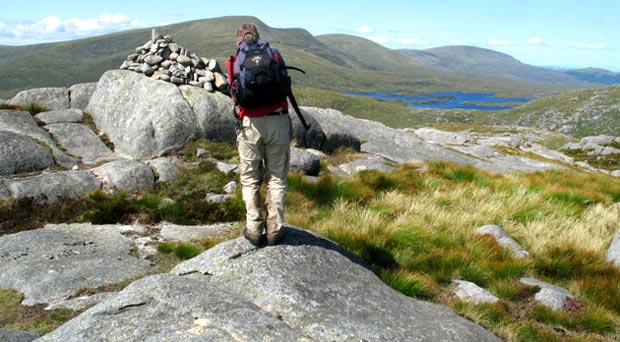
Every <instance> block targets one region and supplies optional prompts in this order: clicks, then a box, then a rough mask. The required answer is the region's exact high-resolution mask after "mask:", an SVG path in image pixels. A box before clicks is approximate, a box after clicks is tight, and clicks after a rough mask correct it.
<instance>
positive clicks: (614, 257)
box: [607, 232, 620, 266]
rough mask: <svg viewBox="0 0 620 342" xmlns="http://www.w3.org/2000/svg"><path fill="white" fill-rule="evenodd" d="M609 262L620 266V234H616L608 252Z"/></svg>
mask: <svg viewBox="0 0 620 342" xmlns="http://www.w3.org/2000/svg"><path fill="white" fill-rule="evenodd" d="M607 261H609V262H611V263H613V264H614V265H616V266H620V232H616V235H614V238H613V240H612V241H611V245H609V249H608V250H607Z"/></svg>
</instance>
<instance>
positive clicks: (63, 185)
mask: <svg viewBox="0 0 620 342" xmlns="http://www.w3.org/2000/svg"><path fill="white" fill-rule="evenodd" d="M4 185H5V186H6V188H7V190H8V194H9V196H10V197H12V198H14V199H22V198H27V199H32V200H34V201H35V202H39V203H51V202H55V201H56V200H58V199H59V198H63V197H79V196H82V195H84V194H86V193H88V192H91V191H93V190H97V189H99V188H101V182H100V181H98V180H97V178H95V176H94V175H93V174H92V173H90V172H88V171H65V172H55V173H43V174H41V175H38V176H33V177H25V178H13V179H6V180H5V181H4Z"/></svg>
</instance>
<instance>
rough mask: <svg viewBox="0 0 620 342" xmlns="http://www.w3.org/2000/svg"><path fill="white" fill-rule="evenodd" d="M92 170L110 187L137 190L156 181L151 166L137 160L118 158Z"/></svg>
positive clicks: (106, 186)
mask: <svg viewBox="0 0 620 342" xmlns="http://www.w3.org/2000/svg"><path fill="white" fill-rule="evenodd" d="M91 171H92V172H93V173H94V174H95V175H96V176H97V177H98V178H99V179H101V180H102V183H103V184H104V187H105V188H108V189H117V190H127V191H135V190H140V189H142V188H146V187H147V186H151V185H153V183H154V182H155V175H154V174H153V170H152V169H151V167H150V166H148V165H147V164H145V163H142V162H139V161H135V160H117V161H113V162H109V163H107V164H104V165H102V166H99V167H97V168H94V169H92V170H91Z"/></svg>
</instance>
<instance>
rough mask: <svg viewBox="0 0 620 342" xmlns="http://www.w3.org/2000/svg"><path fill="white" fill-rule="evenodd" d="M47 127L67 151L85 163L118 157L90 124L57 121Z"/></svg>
mask: <svg viewBox="0 0 620 342" xmlns="http://www.w3.org/2000/svg"><path fill="white" fill-rule="evenodd" d="M45 128H46V129H47V131H48V132H49V133H50V134H51V135H52V136H53V137H54V139H55V140H56V141H57V142H58V144H60V145H61V146H62V147H63V148H64V149H65V150H66V151H67V153H70V154H71V155H73V156H75V157H78V158H79V159H80V160H81V161H82V163H83V164H87V165H90V164H98V163H100V162H104V161H110V160H114V159H118V157H117V156H116V155H115V154H114V152H112V150H110V149H109V148H108V147H107V146H106V145H105V144H104V143H103V142H102V141H101V139H100V138H99V137H98V136H97V135H96V134H95V133H94V132H93V131H92V130H91V129H90V128H88V126H85V125H82V124H79V123H55V124H49V125H47V126H45Z"/></svg>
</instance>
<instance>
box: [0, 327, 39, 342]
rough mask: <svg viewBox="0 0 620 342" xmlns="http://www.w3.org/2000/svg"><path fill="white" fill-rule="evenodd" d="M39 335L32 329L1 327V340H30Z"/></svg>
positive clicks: (13, 341)
mask: <svg viewBox="0 0 620 342" xmlns="http://www.w3.org/2000/svg"><path fill="white" fill-rule="evenodd" d="M38 337H39V335H37V334H36V333H33V332H31V331H25V330H8V329H0V341H6V342H30V341H34V340H35V339H36V338H38Z"/></svg>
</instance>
